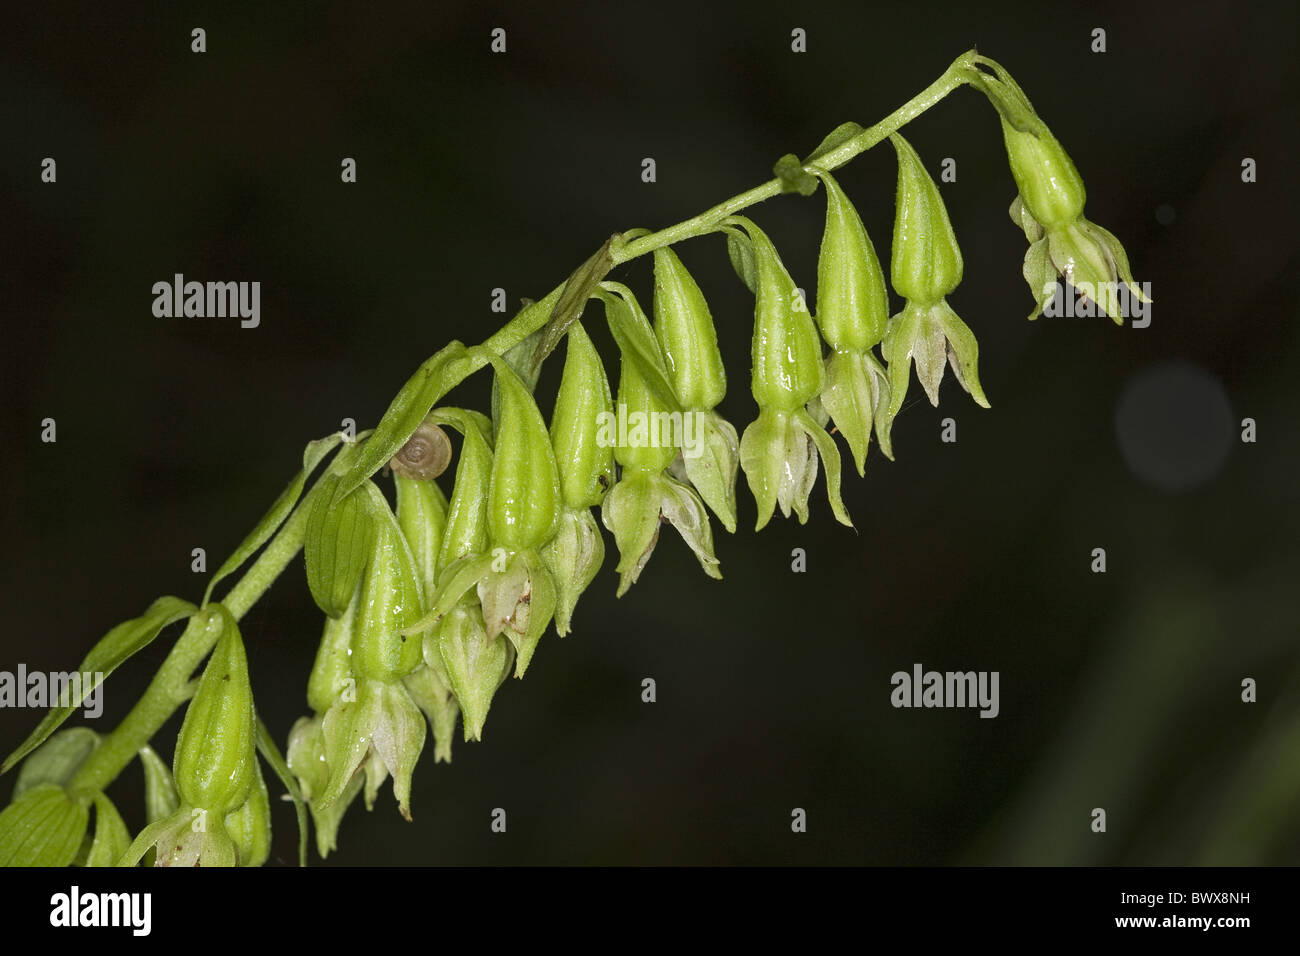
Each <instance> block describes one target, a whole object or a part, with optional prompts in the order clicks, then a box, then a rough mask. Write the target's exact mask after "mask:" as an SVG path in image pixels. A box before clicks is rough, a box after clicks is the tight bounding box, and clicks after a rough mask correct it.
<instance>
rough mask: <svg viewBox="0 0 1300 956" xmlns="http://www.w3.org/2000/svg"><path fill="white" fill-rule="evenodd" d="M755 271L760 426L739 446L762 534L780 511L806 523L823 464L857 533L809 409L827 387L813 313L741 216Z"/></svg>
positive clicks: (840, 511)
mask: <svg viewBox="0 0 1300 956" xmlns="http://www.w3.org/2000/svg"><path fill="white" fill-rule="evenodd" d="M729 221H730V222H732V223H735V224H737V225H740V226H742V227H744V229H745V230H746V232H747V233H748V237H749V238H748V243H749V246H750V248H751V250H752V257H753V264H754V280H755V281H754V296H755V299H754V339H753V345H752V360H753V368H754V370H753V375H752V378H751V379H750V391H751V392H753V395H754V399H755V401H757V402H758V419H757V420H756V421H755V422H753V423H752V424H751V425H750V426H749V427H748V428H746V429H745V434H744V435H742V436H741V439H740V467H741V468H743V469H744V471H745V477H746V478H747V479H748V481H749V489H750V491H751V492H753V495H754V501H755V502H756V503H757V504H758V524H757V528H759V529H762V528H763V526H764V525H766V524H767V523H768V522H769V521H770V520H771V519H772V515H773V513H774V512H775V510H776V508H777V506H778V505H779V506H780V508H781V514H783V515H784V516H785V517H787V518H788V517H789V516H790V512H791V510H792V509H793V510H794V512H795V514H796V515H798V517H799V521H800V523H804V522H806V521H807V520H808V496H809V495H810V494H811V493H812V487H813V483H814V482H815V481H816V480H817V461H818V458H819V457H820V458H821V460H822V461H823V462H824V463H825V465H826V492H827V497H828V498H829V499H830V504H831V511H832V512H833V513H834V514H835V519H836V520H837V521H839V522H840V523H841V524H845V525H848V526H849V527H850V528H851V527H853V521H852V519H850V518H849V514H848V511H846V510H845V508H844V502H843V501H841V499H840V453H839V449H837V448H836V447H835V441H834V439H832V438H831V436H830V435H829V434H827V432H826V430H825V428H823V427H822V426H821V425H819V424H818V423H817V422H816V421H815V420H814V419H813V417H812V416H811V415H810V414H809V413H808V410H807V408H806V406H807V404H808V402H810V401H812V400H813V399H814V398H816V397H817V396H818V395H819V394H820V393H821V392H822V388H823V386H824V385H825V381H826V380H825V369H824V367H823V360H822V347H821V337H820V336H819V335H818V334H817V327H816V325H814V324H813V319H812V316H811V315H809V314H808V308H807V306H806V305H805V303H804V300H803V296H801V295H800V294H799V293H798V291H797V289H796V287H795V284H794V280H793V279H791V278H790V273H789V272H787V271H786V268H785V265H784V263H782V262H781V258H780V256H779V255H777V251H776V247H775V246H773V245H772V241H771V240H770V239H768V237H767V234H766V233H764V232H763V231H762V230H761V229H759V228H758V226H756V225H754V223H752V222H751V221H750V220H748V219H746V218H744V217H742V216H734V217H732V219H731V220H729Z"/></svg>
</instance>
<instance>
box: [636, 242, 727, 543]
mask: <svg viewBox="0 0 1300 956" xmlns="http://www.w3.org/2000/svg"><path fill="white" fill-rule="evenodd" d="M654 257H655V291H654V296H655V297H654V312H655V322H654V331H655V337H656V338H657V339H658V341H659V347H660V349H661V351H662V353H663V358H664V364H665V367H666V370H667V372H668V378H669V381H670V382H671V384H672V387H673V390H674V391H675V392H676V394H677V399H678V401H680V402H681V405H682V433H681V437H682V448H681V457H680V458H679V459H678V461H677V462H676V463H675V465H674V467H676V468H679V469H680V471H681V473H682V474H683V475H684V477H685V478H686V480H687V481H689V482H690V483H691V484H692V485H694V486H695V489H696V490H697V491H698V492H699V493H700V497H701V498H702V499H703V500H704V503H705V504H707V505H708V506H709V508H710V509H712V511H713V513H714V514H716V515H717V516H718V520H720V521H721V522H722V524H723V527H725V528H726V529H727V530H728V531H730V532H732V533H734V532H735V530H736V472H737V470H738V469H739V467H740V438H739V436H737V434H736V428H735V426H734V425H732V424H731V423H730V422H728V421H727V420H726V419H724V418H723V417H722V416H721V415H719V414H718V413H717V412H715V411H713V408H714V406H715V405H717V404H718V402H720V401H722V398H723V396H724V395H725V394H726V392H727V373H726V369H724V368H723V366H722V353H721V352H719V351H718V333H717V330H716V329H715V328H714V326H713V316H712V315H711V314H710V312H709V305H708V303H707V302H706V301H705V300H704V294H703V293H702V292H701V291H700V287H699V286H698V285H696V284H695V280H694V279H693V278H692V277H691V274H690V273H689V272H688V271H687V270H686V267H685V266H684V265H682V261H681V259H679V258H678V257H677V253H675V252H673V251H672V249H669V248H667V247H664V248H662V249H656V250H655V252H654Z"/></svg>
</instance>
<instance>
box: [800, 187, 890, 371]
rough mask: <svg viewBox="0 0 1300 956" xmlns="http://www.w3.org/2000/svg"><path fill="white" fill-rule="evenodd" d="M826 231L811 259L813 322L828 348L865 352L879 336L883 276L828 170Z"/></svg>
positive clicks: (885, 315) (883, 317)
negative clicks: (813, 271)
mask: <svg viewBox="0 0 1300 956" xmlns="http://www.w3.org/2000/svg"><path fill="white" fill-rule="evenodd" d="M817 175H818V176H819V177H820V178H821V180H822V182H823V183H825V185H826V229H825V231H824V232H823V233H822V245H821V253H820V255H819V256H818V258H817V324H818V325H819V326H820V327H821V330H822V337H823V338H825V339H826V341H827V343H828V344H829V345H830V347H831V348H832V349H835V350H837V351H842V350H851V351H854V352H865V351H866V350H867V349H869V348H871V347H872V346H873V345H875V344H876V343H877V342H879V341H880V340H881V339H882V338H883V337H884V335H885V327H886V326H887V325H888V323H889V296H888V294H887V293H886V291H885V273H884V271H883V270H882V269H881V268H880V260H879V259H878V258H877V257H876V248H875V246H873V245H872V244H871V238H870V237H869V236H868V235H867V229H866V227H865V226H864V225H863V224H862V217H860V216H859V215H858V211H857V210H856V209H854V208H853V203H851V202H850V201H849V197H848V196H846V195H845V194H844V190H843V189H841V188H840V185H839V183H837V182H836V181H835V179H834V177H832V176H831V174H830V173H828V172H823V171H819V172H818V173H817Z"/></svg>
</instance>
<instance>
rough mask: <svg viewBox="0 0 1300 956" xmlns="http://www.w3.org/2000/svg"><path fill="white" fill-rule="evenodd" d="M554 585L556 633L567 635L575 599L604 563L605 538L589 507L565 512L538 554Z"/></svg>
mask: <svg viewBox="0 0 1300 956" xmlns="http://www.w3.org/2000/svg"><path fill="white" fill-rule="evenodd" d="M539 554H540V556H541V559H542V563H543V564H545V565H546V568H547V570H548V571H550V573H551V580H552V581H554V582H555V633H556V634H558V635H559V636H560V637H564V635H566V634H568V633H569V630H570V625H571V622H572V620H573V611H574V608H575V607H577V604H578V598H579V597H581V596H582V592H583V591H585V590H587V587H588V586H589V585H590V584H591V582H592V580H593V579H594V578H595V577H596V572H597V571H599V570H600V566H601V565H602V564H603V563H604V561H605V539H604V538H603V537H602V536H601V533H600V528H599V527H598V526H597V524H596V517H595V515H593V514H592V512H591V509H590V508H568V507H566V508H565V509H564V512H563V514H562V515H561V516H560V529H559V531H557V532H556V534H555V537H554V538H552V539H551V540H550V541H548V542H547V543H546V544H545V545H544V546H543V547H542V549H541V551H540V552H539Z"/></svg>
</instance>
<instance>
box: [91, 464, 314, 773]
mask: <svg viewBox="0 0 1300 956" xmlns="http://www.w3.org/2000/svg"><path fill="white" fill-rule="evenodd" d="M312 491H313V492H314V491H315V488H313V489H312ZM311 499H312V493H311V492H309V493H308V494H307V496H306V497H304V498H303V500H302V501H301V502H299V504H298V507H297V508H295V509H294V511H293V513H292V514H291V515H289V519H288V520H287V521H286V522H285V523H284V524H283V525H282V526H281V527H280V530H279V531H278V532H276V535H275V537H274V538H272V539H271V541H270V543H269V544H268V545H267V546H266V547H265V548H264V549H263V551H262V553H261V554H260V555H259V556H258V558H257V560H256V561H254V562H253V563H252V565H250V566H249V568H248V570H247V571H246V572H244V576H243V577H242V578H240V580H239V583H238V584H236V585H235V586H234V587H233V588H231V590H230V593H229V594H228V595H227V596H226V598H225V600H224V601H222V602H221V603H222V604H224V605H225V606H226V608H227V610H229V611H230V613H231V614H232V615H233V616H234V618H235V619H236V620H238V619H240V618H241V617H243V616H244V615H245V614H247V613H248V610H249V608H251V607H252V606H253V605H254V604H255V603H256V602H257V599H258V598H260V597H261V596H262V595H263V594H265V593H266V591H267V590H268V589H269V588H270V587H271V585H272V584H274V583H275V579H276V578H278V577H279V576H280V573H281V572H282V571H283V570H284V569H285V567H287V566H288V564H289V562H290V561H292V560H293V557H294V555H296V554H297V553H298V549H299V548H301V547H302V541H303V533H304V531H305V530H306V527H307V514H308V512H309V511H310V505H311ZM219 636H220V628H219V627H214V626H211V618H210V617H209V615H207V614H205V613H202V612H200V613H198V614H195V615H194V616H193V617H191V618H190V620H189V623H188V624H187V625H186V627H185V630H184V632H183V633H182V634H181V636H180V638H178V639H177V641H176V643H175V644H174V645H173V646H172V649H171V651H170V652H169V653H168V654H167V657H166V659H165V660H164V661H163V663H162V666H161V667H159V668H158V672H157V673H156V674H154V678H153V680H152V681H150V682H149V686H148V687H147V688H146V689H145V692H144V695H143V696H142V697H141V698H140V699H139V700H138V701H136V704H135V706H134V707H132V708H131V712H130V713H129V714H127V715H126V717H125V718H124V719H123V720H122V722H121V723H120V724H118V725H117V726H116V727H115V728H113V730H112V731H111V732H110V733H108V734H107V735H106V736H104V737H103V739H102V740H101V741H100V743H99V746H98V747H96V748H95V750H94V751H93V752H92V753H91V754H90V756H89V757H87V758H86V761H85V763H83V764H82V765H81V767H80V768H79V769H78V770H77V773H76V774H75V775H74V776H73V778H72V780H71V781H70V782H69V784H68V788H69V789H70V790H73V791H82V792H94V791H96V790H103V789H104V788H105V787H107V786H108V785H109V784H110V783H112V782H113V780H114V779H116V777H117V775H118V774H119V773H121V772H122V770H123V768H125V767H126V765H127V764H129V763H130V762H131V760H132V759H133V758H134V757H135V755H136V754H137V753H139V752H140V749H141V748H142V747H144V745H145V744H147V743H148V742H149V741H150V740H152V739H153V736H154V734H156V733H158V731H159V730H160V729H161V728H162V725H163V724H165V723H167V721H168V719H169V718H170V717H171V716H172V714H174V713H175V712H176V709H177V708H178V707H180V706H181V704H183V703H185V701H186V700H188V699H189V697H190V695H191V694H192V693H193V687H192V686H191V681H190V677H191V675H193V673H194V671H195V670H197V669H198V666H199V665H200V664H201V663H203V659H204V658H205V657H207V656H208V654H209V652H211V650H212V647H213V645H214V644H216V642H217V638H218V637H219Z"/></svg>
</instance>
